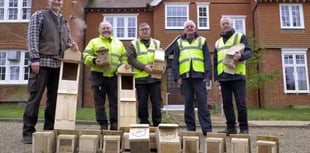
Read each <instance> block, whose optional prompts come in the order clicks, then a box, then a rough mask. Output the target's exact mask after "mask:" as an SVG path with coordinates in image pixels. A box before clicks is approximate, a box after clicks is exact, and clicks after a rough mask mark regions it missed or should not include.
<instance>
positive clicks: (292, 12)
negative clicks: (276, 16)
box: [279, 3, 305, 29]
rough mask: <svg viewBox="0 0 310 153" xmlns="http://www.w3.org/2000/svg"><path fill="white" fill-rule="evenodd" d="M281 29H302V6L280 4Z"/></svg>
mask: <svg viewBox="0 0 310 153" xmlns="http://www.w3.org/2000/svg"><path fill="white" fill-rule="evenodd" d="M279 6H280V9H279V10H280V21H281V29H304V28H305V26H304V13H303V12H304V11H303V7H302V4H297V3H296V4H294V3H293V4H291V3H290V4H280V5H279Z"/></svg>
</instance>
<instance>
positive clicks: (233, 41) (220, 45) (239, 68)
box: [215, 32, 246, 75]
mask: <svg viewBox="0 0 310 153" xmlns="http://www.w3.org/2000/svg"><path fill="white" fill-rule="evenodd" d="M242 35H243V34H242V33H239V32H235V33H234V34H233V35H232V36H231V37H230V38H229V39H228V40H227V41H226V43H225V44H224V41H223V38H220V39H218V40H217V41H216V43H215V48H216V49H217V63H218V65H217V74H218V75H220V74H222V73H223V72H224V70H226V69H227V67H226V66H225V64H224V63H223V61H224V58H225V55H226V54H225V52H226V50H227V49H229V48H231V47H232V46H234V45H237V44H239V43H240V41H241V37H242ZM235 73H236V74H241V75H245V73H246V68H245V61H243V62H238V63H237V65H236V72H235Z"/></svg>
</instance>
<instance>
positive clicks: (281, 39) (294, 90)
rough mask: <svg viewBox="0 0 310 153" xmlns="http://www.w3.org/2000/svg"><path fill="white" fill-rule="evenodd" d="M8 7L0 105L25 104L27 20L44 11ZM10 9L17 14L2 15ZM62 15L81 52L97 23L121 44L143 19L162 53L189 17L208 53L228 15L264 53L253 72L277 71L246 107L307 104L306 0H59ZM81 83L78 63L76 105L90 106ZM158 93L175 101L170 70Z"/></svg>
mask: <svg viewBox="0 0 310 153" xmlns="http://www.w3.org/2000/svg"><path fill="white" fill-rule="evenodd" d="M23 2H24V3H23ZM14 3H17V4H16V7H15V6H14V7H13V6H11V3H9V1H5V2H4V4H1V3H0V31H1V32H0V37H1V39H0V44H1V45H0V61H1V62H0V76H1V77H0V78H1V79H0V101H19V100H23V99H27V92H26V89H27V78H28V74H27V72H28V71H29V69H28V68H27V65H28V64H29V63H28V61H27V57H28V56H27V47H26V33H27V25H28V20H29V17H30V16H29V15H30V14H32V13H33V12H34V11H35V10H37V9H42V8H44V7H46V3H44V2H42V1H39V0H32V1H31V0H23V1H22V0H18V1H17V2H15V1H14ZM15 8H17V12H18V14H14V13H12V12H11V11H10V10H14V9H15ZM1 10H3V11H1ZM21 10H23V11H21ZM63 12H64V14H65V17H66V19H67V20H68V23H69V24H70V26H71V33H72V36H73V38H74V39H75V40H76V41H77V42H78V43H79V46H80V48H81V50H82V49H83V48H84V47H85V45H86V44H87V43H88V41H89V40H90V39H92V38H94V37H97V36H98V30H97V29H98V24H99V22H100V21H102V20H108V21H110V22H111V23H112V24H113V26H114V36H116V37H118V38H119V39H120V40H122V41H123V42H124V43H125V45H128V43H129V42H130V41H131V40H133V39H134V38H136V37H137V26H138V25H139V24H140V23H142V22H147V23H149V24H150V26H151V31H152V37H154V38H156V39H159V40H160V41H161V42H162V47H164V48H168V47H169V44H171V43H172V42H173V41H174V40H175V38H176V37H177V36H178V35H181V34H182V33H183V22H184V21H185V20H187V19H191V20H193V21H195V22H196V24H197V27H198V33H199V34H200V35H202V36H204V37H206V38H207V42H208V46H209V50H210V52H211V55H212V53H213V50H214V43H215V41H216V40H217V39H218V38H219V35H218V34H219V32H220V25H219V20H220V18H221V16H230V17H231V18H232V19H233V22H234V27H235V29H236V30H237V31H240V32H243V33H245V34H250V33H253V35H254V37H255V39H256V40H257V44H258V45H259V46H260V47H262V48H264V49H265V53H264V56H263V59H262V61H260V65H259V71H261V72H271V71H274V70H278V72H279V76H278V78H277V79H276V80H275V81H273V82H271V83H268V84H265V85H264V86H263V88H262V89H260V90H258V91H255V92H250V93H248V96H247V99H248V105H249V107H263V108H287V107H289V106H293V105H310V96H309V93H310V90H309V70H308V67H309V66H310V62H309V59H310V55H309V53H308V51H309V48H310V41H309V40H310V0H204V1H202V0H201V1H199V0H192V1H186V0H126V1H124V0H113V1H111V0H64V7H63ZM21 14H22V15H21ZM86 25H87V28H85V27H86ZM84 28H85V29H84ZM169 59H170V60H171V56H170V58H169ZM170 66H171V65H170ZM88 78H89V69H88V68H87V67H85V66H84V67H83V69H82V75H81V79H80V80H81V86H80V94H79V95H80V98H79V106H84V107H93V102H92V98H91V97H92V95H91V90H90V86H89V81H88ZM206 86H207V87H208V88H209V93H208V101H209V102H214V103H216V104H219V103H220V100H221V99H220V95H219V91H218V88H217V87H216V86H214V85H213V82H210V84H208V85H206ZM162 90H163V94H162V95H163V99H164V102H163V103H166V100H168V102H169V104H182V103H183V102H182V97H181V94H180V90H179V88H178V86H177V85H176V84H175V82H174V81H173V78H172V75H171V67H168V69H167V72H166V76H165V77H164V79H163V82H162ZM167 93H169V94H167ZM167 95H169V96H168V97H166V96H167Z"/></svg>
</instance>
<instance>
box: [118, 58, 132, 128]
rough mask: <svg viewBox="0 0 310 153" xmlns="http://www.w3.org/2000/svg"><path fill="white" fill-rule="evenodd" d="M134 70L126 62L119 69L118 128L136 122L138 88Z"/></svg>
mask: <svg viewBox="0 0 310 153" xmlns="http://www.w3.org/2000/svg"><path fill="white" fill-rule="evenodd" d="M134 74H135V73H134V72H132V70H131V68H128V66H126V64H123V65H121V66H120V67H119V68H118V70H117V81H118V83H117V88H118V89H117V90H118V93H119V95H118V129H119V128H120V127H128V126H130V124H135V123H136V116H137V115H136V88H135V79H134Z"/></svg>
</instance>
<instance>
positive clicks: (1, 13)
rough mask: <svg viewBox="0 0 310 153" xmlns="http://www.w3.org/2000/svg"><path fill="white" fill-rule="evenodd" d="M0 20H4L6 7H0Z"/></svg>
mask: <svg viewBox="0 0 310 153" xmlns="http://www.w3.org/2000/svg"><path fill="white" fill-rule="evenodd" d="M0 20H4V9H2V8H0Z"/></svg>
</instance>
